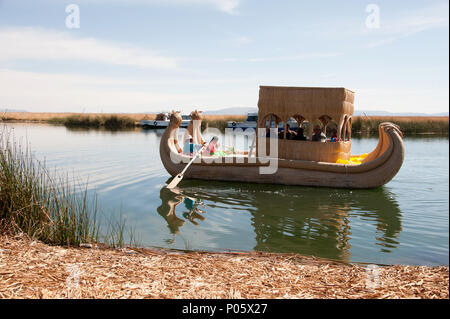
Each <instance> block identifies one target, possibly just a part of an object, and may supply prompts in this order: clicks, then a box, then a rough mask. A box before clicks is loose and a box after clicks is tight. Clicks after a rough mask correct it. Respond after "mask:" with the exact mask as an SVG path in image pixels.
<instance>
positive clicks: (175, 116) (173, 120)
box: [169, 111, 182, 127]
mask: <svg viewBox="0 0 450 319" xmlns="http://www.w3.org/2000/svg"><path fill="white" fill-rule="evenodd" d="M169 119H170V125H174V126H176V127H180V125H181V122H182V119H181V115H180V112H179V111H172V112H170V115H169Z"/></svg>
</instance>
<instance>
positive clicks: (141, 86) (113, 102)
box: [0, 68, 256, 112]
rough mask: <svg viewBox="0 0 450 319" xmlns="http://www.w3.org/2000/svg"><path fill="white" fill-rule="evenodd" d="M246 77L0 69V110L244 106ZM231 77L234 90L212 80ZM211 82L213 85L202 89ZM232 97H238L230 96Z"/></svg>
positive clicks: (63, 110) (94, 109)
mask: <svg viewBox="0 0 450 319" xmlns="http://www.w3.org/2000/svg"><path fill="white" fill-rule="evenodd" d="M248 81H249V80H241V79H222V78H220V79H198V80H195V79H194V80H193V79H190V78H186V79H177V78H175V79H173V78H166V79H163V80H160V79H159V78H158V79H150V80H142V79H137V78H131V79H130V78H128V79H121V78H109V77H102V76H87V75H77V74H64V73H56V74H53V73H42V72H26V71H17V70H11V69H1V68H0V88H1V92H2V93H1V94H0V109H25V110H27V111H29V112H41V111H46V112H81V111H83V110H85V111H86V112H99V111H101V110H102V111H103V112H148V111H155V112H156V111H162V110H168V109H171V108H174V107H177V108H181V110H185V111H190V110H191V109H193V108H194V107H198V106H199V105H200V106H201V108H202V109H204V110H208V108H209V107H211V106H212V107H225V106H227V107H228V106H230V105H231V106H241V105H246V104H245V103H247V104H248V102H249V100H248V99H247V100H246V99H245V98H242V97H243V96H248V97H249V99H250V100H251V101H250V103H251V104H249V105H254V104H255V102H254V101H253V99H255V98H256V95H255V94H254V92H253V91H255V90H256V85H255V84H252V85H251V86H250V92H251V93H252V94H248V92H246V93H247V94H245V93H243V92H244V91H245V90H248V85H247V86H246V85H242V84H244V83H247V82H248ZM161 82H163V84H162V85H161ZM236 82H242V83H241V85H240V87H239V89H236V88H233V89H232V90H225V89H223V87H222V86H221V85H214V83H217V84H223V83H228V84H232V85H234V84H236ZM211 83H213V85H212V87H213V88H214V87H216V88H215V89H213V90H211V89H208V90H207V91H205V87H206V86H207V85H211ZM158 85H159V87H158ZM174 85H176V86H177V89H176V90H174ZM188 86H189V87H188ZM230 93H232V94H230ZM233 97H239V99H238V100H233ZM241 103H244V104H241ZM183 108H185V109H183Z"/></svg>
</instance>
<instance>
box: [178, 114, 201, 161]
mask: <svg viewBox="0 0 450 319" xmlns="http://www.w3.org/2000/svg"><path fill="white" fill-rule="evenodd" d="M191 118H192V120H191V122H190V123H189V125H188V127H187V130H186V133H185V134H184V138H183V141H184V143H183V153H185V154H190V155H192V154H193V153H195V152H198V151H199V150H200V149H201V148H202V146H203V145H205V143H206V142H205V141H204V140H203V137H202V134H201V132H200V125H201V119H202V116H201V112H199V111H197V110H195V111H193V112H192V113H191ZM194 126H195V127H194Z"/></svg>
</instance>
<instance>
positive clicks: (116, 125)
mask: <svg viewBox="0 0 450 319" xmlns="http://www.w3.org/2000/svg"><path fill="white" fill-rule="evenodd" d="M48 122H49V123H51V124H60V125H65V126H67V127H70V128H76V127H80V128H105V129H109V130H118V129H127V128H133V127H135V126H136V123H135V121H134V119H132V118H130V117H126V116H117V115H107V116H90V115H71V116H67V117H62V118H51V119H50V120H49V121H48Z"/></svg>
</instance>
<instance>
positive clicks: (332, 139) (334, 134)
mask: <svg viewBox="0 0 450 319" xmlns="http://www.w3.org/2000/svg"><path fill="white" fill-rule="evenodd" d="M337 141H338V139H337V130H336V129H335V128H334V129H332V130H331V137H330V142H337Z"/></svg>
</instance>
